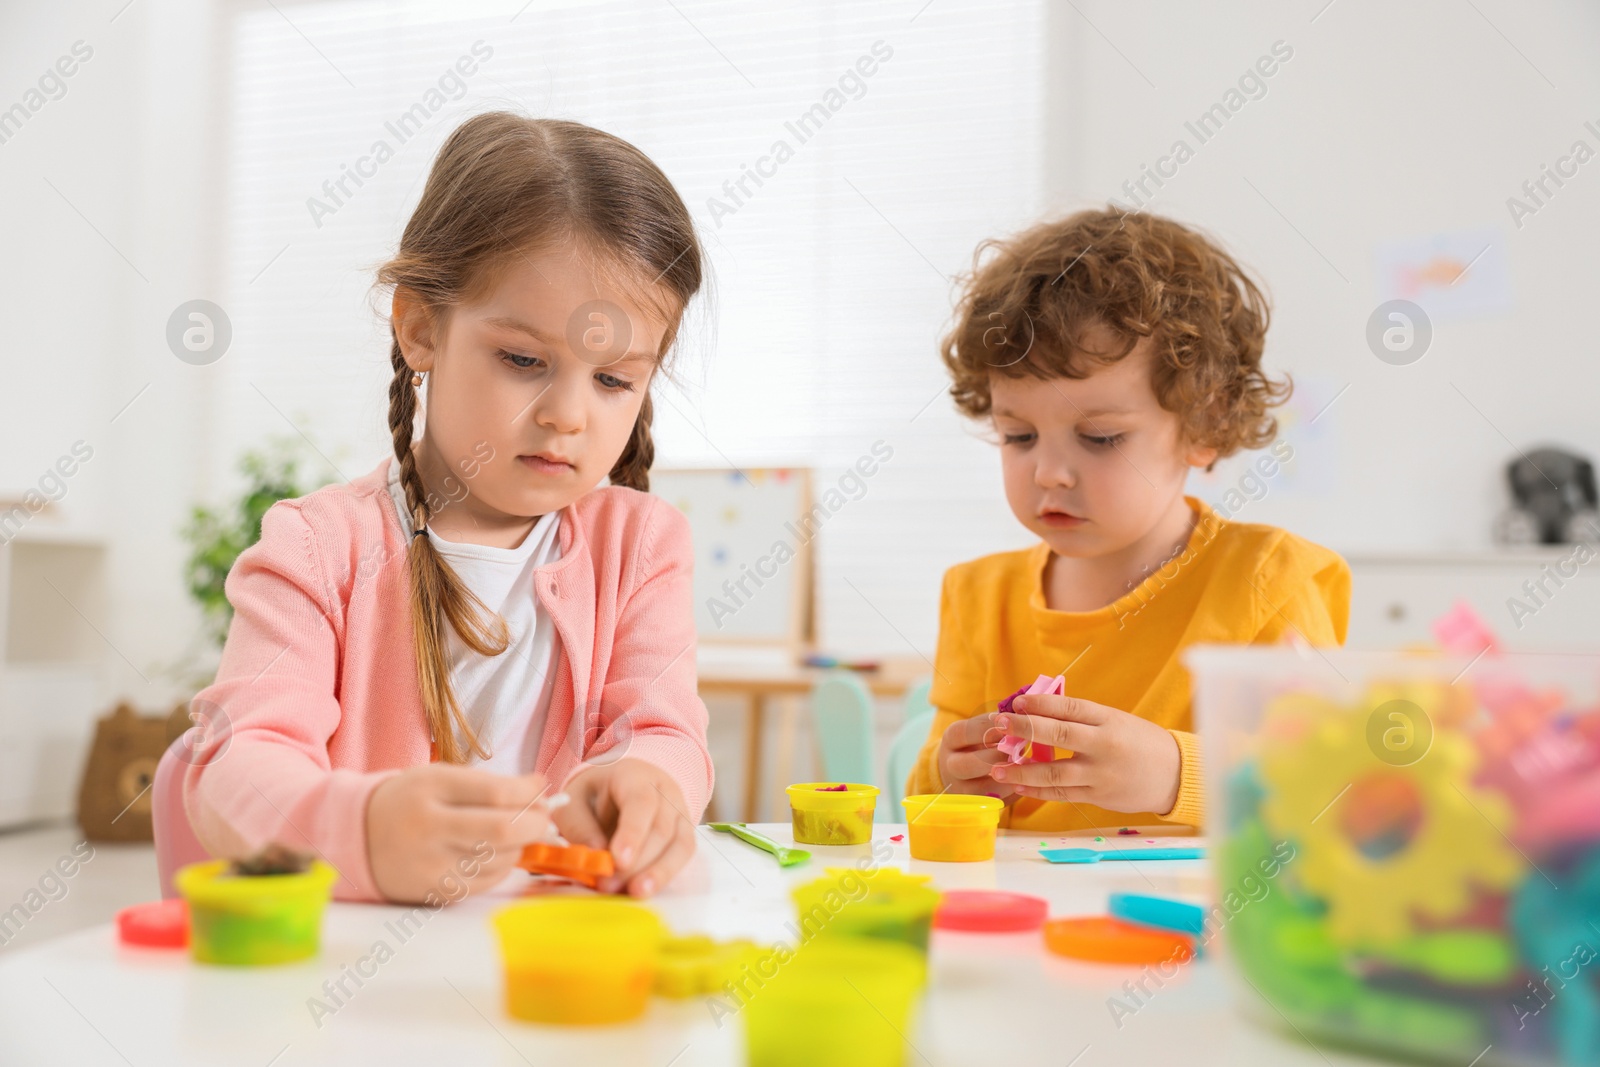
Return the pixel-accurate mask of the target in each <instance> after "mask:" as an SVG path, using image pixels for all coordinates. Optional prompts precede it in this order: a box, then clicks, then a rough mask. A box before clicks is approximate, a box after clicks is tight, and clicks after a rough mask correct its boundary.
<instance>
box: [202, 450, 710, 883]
mask: <svg viewBox="0 0 1600 1067" xmlns="http://www.w3.org/2000/svg"><path fill="white" fill-rule="evenodd" d="M388 466H389V462H388V461H387V460H386V461H385V462H384V463H382V464H380V465H379V467H378V469H377V470H375V471H374V472H372V473H371V474H368V475H366V476H365V477H363V478H358V479H357V480H355V481H354V482H351V483H350V484H348V485H339V486H329V487H328V488H325V489H321V490H319V491H317V492H315V493H312V494H310V495H309V496H305V497H302V498H300V499H298V500H286V501H283V502H282V503H279V504H276V505H274V506H273V507H272V508H271V510H269V511H268V512H267V515H266V519H265V521H263V523H262V526H261V540H260V542H259V543H257V544H256V545H255V546H253V547H252V548H250V549H249V550H247V551H246V552H244V553H243V554H242V555H241V556H240V557H239V559H238V562H237V563H235V564H234V567H233V570H232V571H231V572H230V573H229V575H228V582H227V593H228V600H229V601H230V602H231V603H232V604H233V608H234V618H233V624H232V627H231V629H229V631H228V643H227V646H226V647H225V648H224V649H223V653H222V663H221V666H220V668H219V669H218V671H217V678H216V681H215V682H214V683H213V684H212V685H210V686H209V687H207V688H206V689H205V690H203V691H202V692H200V693H199V694H198V695H197V696H196V697H195V702H196V706H197V707H198V708H200V709H202V711H204V709H206V708H207V705H210V706H212V707H216V708H220V709H221V711H222V714H221V715H220V716H215V715H213V716H211V717H210V721H211V722H212V723H213V728H212V729H210V730H209V731H208V734H209V737H208V739H207V740H206V741H205V742H203V743H202V744H201V745H199V746H198V747H197V748H196V750H195V751H194V753H193V755H192V757H190V758H189V760H190V761H189V763H188V765H186V766H184V767H183V769H182V770H183V799H184V807H185V810H186V811H187V813H188V816H189V821H190V823H191V825H192V826H193V828H194V831H195V835H196V836H197V837H198V839H199V841H200V843H201V844H203V845H204V846H205V847H206V848H207V850H209V851H210V852H211V853H212V855H216V856H236V855H239V854H242V853H248V852H251V851H254V850H255V849H257V848H259V847H261V846H262V845H264V844H266V843H267V842H269V841H279V842H282V843H284V844H288V845H293V846H296V847H300V848H307V847H310V848H312V849H314V850H315V851H317V852H318V853H320V854H321V855H322V856H323V857H324V858H325V859H327V860H328V862H330V863H331V864H333V865H334V866H335V867H336V868H338V870H339V873H340V875H341V878H340V880H339V883H338V885H337V886H336V887H335V895H336V896H338V897H340V898H341V899H347V900H377V899H380V897H381V895H380V894H379V892H378V889H377V886H376V885H375V884H374V882H373V878H372V869H371V866H370V864H369V863H368V860H367V834H366V815H367V800H368V798H370V797H371V795H372V790H373V789H374V788H375V787H376V786H377V785H378V783H379V782H381V781H383V780H384V779H385V778H387V777H388V776H390V775H392V774H395V773H396V772H398V771H400V770H403V769H404V768H407V767H415V766H417V765H419V764H424V763H427V762H428V761H429V736H428V724H427V720H426V718H425V717H424V715H423V711H422V699H421V695H420V692H419V689H418V685H417V670H416V658H415V656H414V654H413V651H412V645H411V609H410V600H409V595H410V594H409V577H408V570H407V561H406V538H405V535H404V534H403V533H402V531H401V528H400V521H399V518H398V516H396V514H395V512H394V504H393V502H392V501H391V499H390V496H389V492H388V488H387V481H386V478H387V474H388ZM560 522H561V525H560V534H559V536H560V539H561V558H560V559H559V560H557V561H556V562H554V563H551V564H549V565H548V566H544V567H541V568H539V569H538V570H537V571H535V575H536V577H535V579H534V590H533V592H534V594H535V595H536V596H537V597H538V598H539V603H540V604H541V605H542V606H543V607H544V609H545V610H546V611H547V612H548V613H549V615H550V618H551V620H552V621H553V623H554V625H555V629H556V633H557V634H558V635H559V637H560V645H561V652H562V654H561V655H560V656H559V657H557V662H556V669H555V678H554V685H555V689H554V691H553V692H552V694H551V700H550V711H549V719H548V721H547V723H546V725H545V731H544V738H543V741H542V742H541V744H540V746H539V755H538V761H537V770H538V771H539V772H541V773H543V774H545V775H546V776H548V777H549V778H550V780H551V781H552V782H553V783H554V784H555V785H556V786H557V787H559V786H561V785H563V784H564V783H565V782H566V781H567V779H568V778H570V777H571V776H572V775H573V774H574V773H575V772H576V771H578V770H579V769H580V768H581V767H583V766H584V765H585V763H586V762H587V763H592V762H607V761H609V760H610V759H616V758H620V757H621V756H623V755H626V756H629V757H631V758H635V759H643V760H648V761H649V762H651V763H654V764H656V765H657V766H659V767H661V768H663V769H664V770H666V771H667V772H668V773H670V774H671V775H672V776H673V778H675V779H676V780H677V782H678V784H679V785H680V786H681V787H682V789H683V795H684V800H685V803H686V805H687V809H688V810H687V812H686V814H687V815H688V816H689V817H690V818H692V819H694V820H696V821H698V820H699V818H700V816H701V813H702V812H703V811H704V810H705V805H706V801H707V800H708V799H709V797H710V794H711V783H712V768H711V756H710V752H709V750H708V749H707V747H706V718H707V716H706V708H705V705H704V704H703V703H702V702H701V700H700V697H699V695H698V693H697V692H696V685H695V631H694V611H693V594H692V592H691V588H690V576H691V570H692V567H693V554H692V551H691V545H690V536H689V524H688V520H686V519H685V518H684V517H683V515H682V514H681V513H680V512H679V511H678V510H677V509H675V508H673V507H672V506H671V505H669V504H667V503H665V502H664V501H662V500H661V499H659V498H657V497H654V496H651V495H649V494H647V493H640V492H636V491H634V490H632V489H624V488H621V487H619V486H607V487H604V488H600V489H596V490H594V491H593V492H591V493H588V494H586V495H585V496H583V497H582V498H580V499H579V500H578V501H577V502H575V503H574V504H572V505H571V506H569V507H567V508H565V509H563V510H562V512H561V520H560ZM532 699H533V696H532V694H530V695H529V700H530V701H531V700H532Z"/></svg>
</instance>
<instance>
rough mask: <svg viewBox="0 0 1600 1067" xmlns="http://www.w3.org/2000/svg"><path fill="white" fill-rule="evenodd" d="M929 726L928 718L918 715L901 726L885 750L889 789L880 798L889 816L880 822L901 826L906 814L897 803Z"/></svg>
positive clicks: (929, 716)
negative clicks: (882, 797)
mask: <svg viewBox="0 0 1600 1067" xmlns="http://www.w3.org/2000/svg"><path fill="white" fill-rule="evenodd" d="M932 725H933V715H932V714H928V715H918V716H917V717H916V718H915V719H912V720H910V721H908V722H906V723H905V724H904V725H902V726H901V727H900V730H899V732H898V733H896V734H895V735H894V743H893V744H892V745H890V746H889V770H888V776H889V788H888V789H886V790H884V798H885V799H886V800H888V801H889V803H888V809H889V811H890V812H892V813H893V814H890V815H885V816H884V820H883V821H884V822H905V819H906V813H905V809H904V808H902V807H901V806H900V802H901V801H902V800H904V799H905V795H906V779H907V778H909V777H911V768H912V767H913V766H915V765H916V762H917V753H919V752H921V751H922V745H923V743H924V742H926V741H927V740H928V728H929V727H931V726H932Z"/></svg>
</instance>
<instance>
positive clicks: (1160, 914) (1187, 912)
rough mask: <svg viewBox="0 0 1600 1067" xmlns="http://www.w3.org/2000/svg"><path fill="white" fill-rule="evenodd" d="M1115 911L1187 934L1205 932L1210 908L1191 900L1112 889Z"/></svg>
mask: <svg viewBox="0 0 1600 1067" xmlns="http://www.w3.org/2000/svg"><path fill="white" fill-rule="evenodd" d="M1110 910H1111V914H1112V915H1114V916H1116V917H1117V918H1118V919H1126V920H1127V921H1128V922H1131V923H1138V924H1139V925H1140V926H1154V927H1157V928H1159V929H1162V930H1177V931H1178V932H1180V933H1185V934H1200V933H1204V932H1205V926H1206V909H1204V908H1202V907H1201V906H1200V905H1198V904H1191V903H1189V902H1188V901H1187V900H1173V899H1172V898H1170V897H1152V896H1149V895H1147V894H1144V893H1112V894H1111V908H1110Z"/></svg>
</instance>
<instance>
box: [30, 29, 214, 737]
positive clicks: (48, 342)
mask: <svg viewBox="0 0 1600 1067" xmlns="http://www.w3.org/2000/svg"><path fill="white" fill-rule="evenodd" d="M217 29H218V24H217V12H216V11H215V10H214V9H213V6H212V5H210V4H207V3H204V2H201V0H160V2H155V3H137V4H133V5H131V6H128V7H126V9H124V4H123V0H111V2H100V3H94V4H85V5H33V4H30V5H21V4H12V5H6V6H5V7H4V8H3V9H0V69H3V70H4V71H5V73H6V77H5V78H4V79H3V82H0V101H3V103H0V106H3V107H9V106H10V105H11V104H13V103H15V102H17V101H19V100H22V99H23V94H24V92H25V91H26V90H27V89H28V88H30V87H32V86H34V85H35V84H36V82H37V79H38V77H39V75H40V74H42V73H43V72H44V71H45V70H46V68H47V67H49V66H50V65H51V64H53V63H54V62H55V61H56V59H57V58H58V57H59V56H62V55H65V54H70V53H71V50H72V47H73V45H74V43H75V42H78V41H82V42H83V43H84V46H85V47H86V49H92V55H91V56H90V58H89V59H88V60H87V61H84V62H83V63H82V64H81V65H80V66H79V68H78V69H77V71H76V72H75V73H74V74H73V75H72V76H71V77H70V78H67V79H65V81H66V86H67V91H66V93H65V95H63V96H61V97H60V99H55V100H50V101H49V102H48V103H46V104H45V105H44V106H43V107H41V108H39V109H38V111H37V112H36V113H34V114H32V115H31V116H30V117H29V119H28V120H27V122H26V123H25V124H24V125H23V127H22V129H21V131H20V132H18V133H17V134H15V135H14V136H13V137H12V138H11V139H10V140H9V141H7V142H6V143H4V144H0V204H4V211H5V223H4V232H5V234H6V252H7V254H6V255H5V256H4V257H0V318H3V320H4V321H5V323H6V325H7V337H6V341H5V343H4V347H3V350H0V351H3V355H0V382H3V385H0V428H3V429H0V433H3V441H4V448H3V449H0V496H4V497H11V498H15V497H16V496H17V495H18V494H19V493H20V492H22V491H24V490H26V489H27V488H29V487H31V486H34V485H36V484H37V481H38V479H39V478H40V476H41V475H42V474H43V473H44V471H45V470H46V469H47V467H49V466H50V465H51V464H52V463H54V461H55V460H56V459H57V458H58V457H59V456H60V455H62V454H63V453H65V452H67V451H68V450H69V449H70V447H71V446H72V444H73V443H74V442H75V441H78V440H82V441H84V442H86V443H87V444H88V445H89V446H90V447H92V448H93V450H94V454H93V457H92V459H90V460H89V461H88V462H87V463H85V464H84V465H83V467H82V468H81V469H80V470H79V471H78V472H77V473H76V474H75V475H74V476H73V477H72V478H71V479H70V481H69V483H68V489H67V492H66V495H65V496H64V497H63V498H62V499H61V500H60V502H59V504H58V507H57V511H58V514H57V515H56V516H55V517H54V518H53V519H52V518H48V517H46V516H43V515H41V516H39V517H37V518H35V519H34V520H33V523H35V524H38V528H39V529H45V528H48V527H50V526H52V525H60V526H64V527H68V528H73V529H79V530H86V531H89V532H91V533H94V534H97V535H99V536H101V537H103V538H104V540H105V541H106V543H107V545H108V547H109V555H108V560H107V562H108V564H109V566H108V567H107V573H108V576H109V577H108V581H109V588H108V589H107V590H106V593H107V597H106V600H107V606H106V609H105V612H104V614H103V616H100V617H95V618H92V619H90V620H89V623H90V625H92V626H93V627H94V628H95V629H97V630H98V631H99V632H100V634H101V635H102V636H101V644H102V645H103V648H102V651H103V658H102V663H103V668H104V669H103V684H104V688H105V691H106V696H107V699H109V698H110V697H111V696H112V695H126V696H128V697H130V698H132V699H134V700H135V701H137V702H139V703H141V704H145V705H159V704H160V703H161V702H162V701H165V700H167V699H169V698H170V697H172V696H174V695H176V694H177V693H180V692H181V691H182V689H183V685H182V683H181V682H180V681H178V680H177V678H176V677H175V674H174V672H175V671H176V670H177V669H178V668H179V667H180V664H181V662H182V661H183V659H184V658H185V656H186V654H187V652H188V650H189V648H190V646H191V642H192V635H193V632H194V625H193V624H194V615H193V612H192V610H191V609H190V607H189V604H188V600H187V596H186V594H185V592H184V590H183V585H182V579H181V565H182V559H183V555H184V550H183V547H182V545H181V543H180V541H179V539H178V537H177V531H178V529H179V528H180V526H181V525H182V523H183V521H184V519H185V517H186V515H187V509H188V507H189V505H190V504H191V503H192V502H193V501H194V500H196V499H197V498H198V496H199V495H200V494H203V493H205V492H206V490H207V488H208V487H207V486H206V485H205V484H204V482H203V480H202V478H201V471H202V469H203V465H202V463H201V459H202V457H203V456H204V454H205V452H206V449H207V448H208V447H209V444H210V439H211V427H210V425H209V422H208V420H207V418H206V412H207V410H208V405H207V403H206V389H207V370H208V369H207V368H198V367H191V366H188V365H186V364H183V363H180V362H179V361H178V360H177V359H175V358H174V357H173V355H172V353H171V352H170V351H169V350H168V348H167V345H166V342H165V330H166V320H167V317H168V315H169V313H170V312H171V311H172V309H173V308H174V307H175V306H176V305H178V304H179V303H181V302H183V301H185V300H188V299H192V298H194V297H197V296H206V295H209V294H210V293H211V292H212V291H213V289H214V286H215V268H216V261H217V256H218V249H217V247H216V243H215V242H214V240H212V235H213V233H214V229H213V228H214V224H215V218H216V209H217V189H218V180H217V179H218V176H217V173H216V169H215V163H216V161H217V159H218V158H219V154H218V152H217V149H216V146H217V142H218V128H217V125H216V123H217V121H218V120H219V119H220V111H218V110H217V109H218V107H219V105H220V100H219V98H218V95H217V85H218V79H217V67H218V66H219V65H220V64H221V62H222V55H221V52H220V50H219V48H218V47H217V45H218V42H217V39H216V36H215V35H216V33H217ZM52 186H53V187H54V188H52ZM57 190H59V192H58V191H57ZM113 420H114V421H113ZM96 614H97V615H98V614H99V613H96Z"/></svg>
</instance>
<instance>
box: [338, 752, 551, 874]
mask: <svg viewBox="0 0 1600 1067" xmlns="http://www.w3.org/2000/svg"><path fill="white" fill-rule="evenodd" d="M549 792H550V788H549V785H548V784H547V783H546V782H545V780H544V777H543V776H542V775H538V774H525V775H522V776H521V777H518V778H508V777H506V776H505V775H500V774H491V773H490V772H488V771H480V770H473V769H472V768H469V767H461V766H458V765H456V764H451V763H429V764H427V765H426V766H421V767H413V768H411V769H410V770H407V771H402V772H400V773H399V774H397V775H394V776H393V777H391V778H388V779H385V780H384V781H383V782H382V783H381V784H380V785H379V786H378V787H377V788H376V789H374V790H373V791H372V797H371V798H370V799H369V800H368V801H367V857H368V860H369V861H370V862H371V864H372V879H373V881H374V882H376V883H377V886H378V891H379V892H380V893H382V894H383V895H384V896H385V897H386V898H388V899H389V900H392V901H396V902H401V903H407V904H420V903H431V902H430V901H428V899H427V898H428V897H429V896H437V897H440V898H444V899H448V900H451V901H454V900H459V899H460V898H461V897H463V896H466V895H467V894H468V893H470V892H471V891H472V890H473V889H475V888H487V887H489V886H492V885H494V884H495V883H497V882H499V881H500V880H501V879H502V878H504V877H505V876H506V874H507V873H508V872H509V871H510V870H511V868H512V867H514V866H515V865H516V862H517V860H518V859H519V858H520V857H521V856H522V846H524V845H526V844H528V843H529V842H531V841H539V840H541V839H543V838H545V837H546V836H547V835H548V834H549V831H550V816H549V813H548V812H547V811H546V810H545V809H544V806H543V805H542V804H538V803H535V802H536V801H537V800H539V799H540V798H541V797H544V796H547V795H548V794H549Z"/></svg>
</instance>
